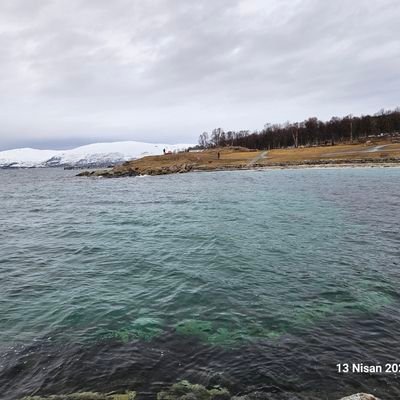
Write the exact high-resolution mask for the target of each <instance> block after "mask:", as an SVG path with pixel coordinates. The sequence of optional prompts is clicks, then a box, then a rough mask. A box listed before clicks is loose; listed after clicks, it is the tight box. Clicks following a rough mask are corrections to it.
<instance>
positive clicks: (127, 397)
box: [21, 381, 379, 400]
mask: <svg viewBox="0 0 400 400" xmlns="http://www.w3.org/2000/svg"><path fill="white" fill-rule="evenodd" d="M156 398H157V400H278V399H280V400H285V399H287V400H289V399H293V397H290V398H289V397H286V396H284V395H282V394H270V393H264V392H252V393H248V394H245V395H238V396H232V395H231V394H230V393H229V391H228V390H227V389H225V388H221V387H219V386H217V387H213V388H210V389H207V388H206V387H204V386H203V385H199V384H191V383H189V382H188V381H181V382H178V383H175V384H174V385H172V386H171V387H170V388H169V389H168V390H165V391H161V392H159V393H157V396H156ZM21 400H136V392H134V391H128V392H126V393H121V394H118V393H108V394H104V393H97V392H82V393H73V394H69V395H51V396H48V397H41V396H27V397H23V398H22V399H21ZM340 400H379V399H378V398H377V397H375V396H373V395H371V394H366V393H357V394H353V395H351V396H347V397H343V398H341V399H340Z"/></svg>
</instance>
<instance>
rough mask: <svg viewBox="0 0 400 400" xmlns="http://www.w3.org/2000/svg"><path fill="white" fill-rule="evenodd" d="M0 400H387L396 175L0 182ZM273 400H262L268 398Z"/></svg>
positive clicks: (397, 262) (399, 219)
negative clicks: (358, 398) (157, 396)
mask: <svg viewBox="0 0 400 400" xmlns="http://www.w3.org/2000/svg"><path fill="white" fill-rule="evenodd" d="M0 204H1V207H0V226H1V230H0V388H1V390H0V398H2V399H3V398H4V399H15V398H19V397H21V396H22V395H26V394H53V393H68V392H73V391H81V390H103V391H111V390H125V389H136V390H138V391H139V393H140V396H142V397H148V398H152V397H154V393H155V392H157V391H158V390H160V389H161V388H164V387H165V386H166V385H168V384H170V383H172V382H175V381H177V380H180V379H188V380H190V381H192V382H196V383H202V384H205V385H216V384H220V385H222V386H225V387H228V388H229V389H230V391H231V392H232V393H235V394H236V393H247V392H250V391H254V390H259V391H263V392H266V393H271V396H272V397H271V398H283V397H280V396H286V397H284V398H293V399H297V398H299V399H313V398H315V399H337V398H339V397H340V396H341V395H347V394H351V393H355V392H359V391H366V392H370V393H376V394H378V395H379V396H381V397H383V398H386V399H394V398H398V397H400V385H399V383H400V381H399V378H398V376H396V375H394V374H339V373H338V372H337V368H336V364H337V363H339V362H347V363H357V362H363V363H364V364H372V365H376V364H385V363H386V362H397V363H400V340H399V335H400V291H399V284H400V169H332V170H317V169H316V170H292V171H290V170H287V171H280V170H279V171H278V170H277V171H242V172H217V173H198V174H196V173H192V174H186V175H173V176H162V177H144V178H126V179H125V178H123V179H115V180H107V179H88V178H75V177H74V172H73V171H63V170H58V169H47V170H16V171H10V170H8V171H0ZM273 396H277V397H273Z"/></svg>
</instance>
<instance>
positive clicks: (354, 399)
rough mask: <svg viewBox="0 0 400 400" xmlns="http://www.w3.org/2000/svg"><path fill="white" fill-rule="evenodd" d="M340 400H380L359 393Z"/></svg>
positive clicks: (370, 395)
mask: <svg viewBox="0 0 400 400" xmlns="http://www.w3.org/2000/svg"><path fill="white" fill-rule="evenodd" d="M340 400H379V399H378V398H377V397H375V396H372V394H366V393H357V394H353V395H352V396H347V397H343V398H342V399H340Z"/></svg>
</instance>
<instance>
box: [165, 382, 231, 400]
mask: <svg viewBox="0 0 400 400" xmlns="http://www.w3.org/2000/svg"><path fill="white" fill-rule="evenodd" d="M230 398H231V395H230V393H229V392H228V390H227V389H224V388H220V387H215V388H212V389H206V388H205V387H204V386H203V385H198V384H191V383H189V382H188V381H181V382H178V383H175V384H174V385H172V386H171V388H170V389H169V390H168V391H165V392H160V393H158V394H157V400H229V399H230Z"/></svg>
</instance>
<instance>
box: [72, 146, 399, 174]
mask: <svg viewBox="0 0 400 400" xmlns="http://www.w3.org/2000/svg"><path fill="white" fill-rule="evenodd" d="M316 166H325V167H329V166H400V143H399V142H395V141H392V140H387V139H383V140H379V139H377V140H375V141H367V142H366V143H357V144H339V145H335V146H329V145H328V146H326V145H325V146H313V147H299V148H286V149H273V150H253V149H247V148H244V147H233V146H231V147H217V148H212V149H206V150H201V151H184V152H176V153H170V154H164V155H158V156H148V157H143V158H140V159H136V160H132V161H127V162H124V163H123V164H120V165H118V166H115V167H114V168H111V169H103V170H88V171H83V172H81V173H79V174H78V176H101V177H108V178H110V177H111V178H112V177H124V176H137V175H166V174H174V173H186V172H190V171H219V170H238V169H253V168H304V167H316Z"/></svg>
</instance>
